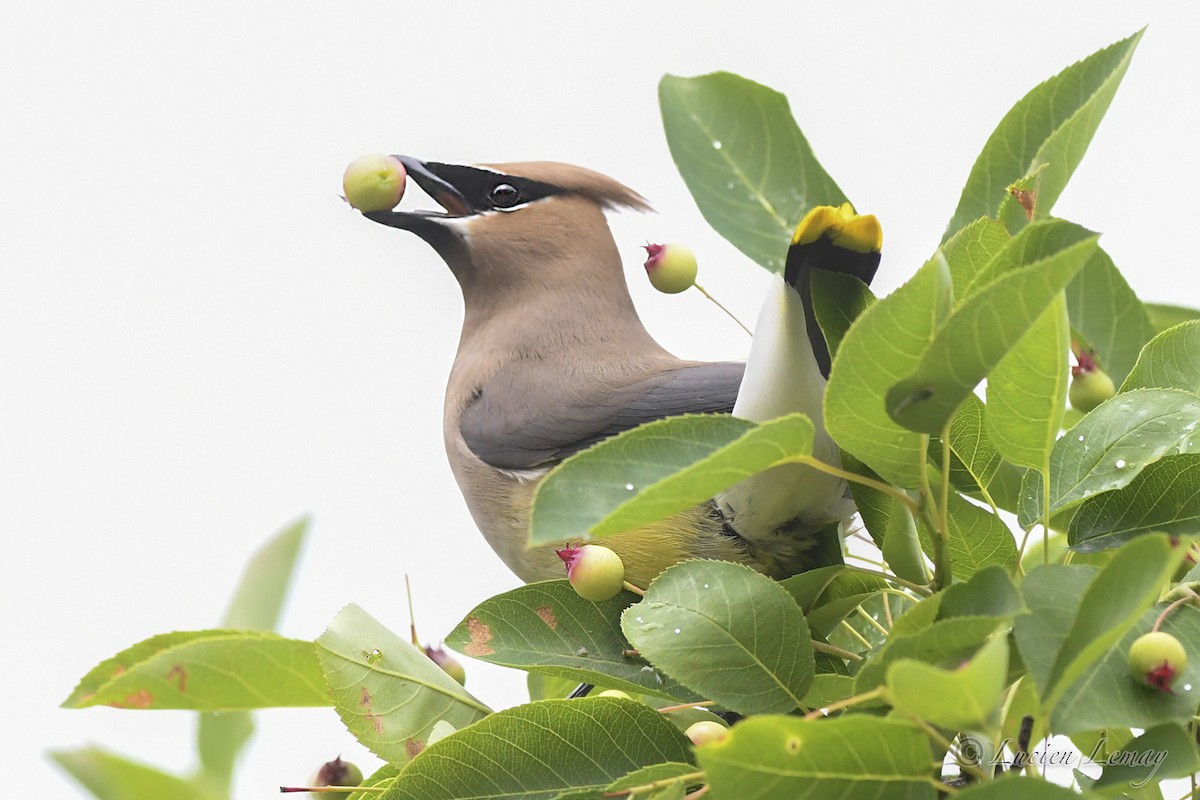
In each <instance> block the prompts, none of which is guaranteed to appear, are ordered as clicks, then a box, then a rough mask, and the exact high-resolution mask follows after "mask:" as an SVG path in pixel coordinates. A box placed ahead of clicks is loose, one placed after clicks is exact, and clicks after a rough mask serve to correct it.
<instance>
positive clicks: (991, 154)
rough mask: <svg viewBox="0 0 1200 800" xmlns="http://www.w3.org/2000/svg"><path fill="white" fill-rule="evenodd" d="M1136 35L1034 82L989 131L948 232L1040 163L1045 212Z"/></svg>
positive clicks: (1041, 212) (987, 208)
mask: <svg viewBox="0 0 1200 800" xmlns="http://www.w3.org/2000/svg"><path fill="white" fill-rule="evenodd" d="M1141 38H1142V34H1141V32H1138V33H1136V34H1134V35H1133V36H1131V37H1129V38H1128V39H1123V40H1122V41H1120V42H1117V43H1116V44H1114V45H1112V46H1110V47H1107V48H1105V49H1104V50H1101V51H1099V52H1097V53H1095V54H1094V55H1092V56H1090V57H1088V58H1086V59H1084V60H1083V61H1080V62H1078V63H1076V64H1074V65H1072V66H1070V67H1067V68H1066V69H1065V70H1063V71H1062V72H1060V73H1059V74H1058V75H1056V76H1055V77H1053V78H1051V79H1050V80H1048V81H1045V82H1044V83H1042V84H1040V85H1038V86H1037V87H1035V88H1034V89H1033V90H1032V91H1031V92H1029V94H1027V95H1025V97H1023V98H1022V99H1021V100H1020V101H1019V102H1018V103H1017V104H1016V105H1015V106H1013V108H1012V110H1011V111H1009V112H1008V113H1007V114H1006V115H1005V116H1004V119H1002V120H1001V121H1000V124H999V125H998V126H997V127H996V130H995V131H993V132H992V135H991V137H990V138H989V139H988V141H987V144H985V145H984V147H983V152H981V153H980V154H979V158H978V159H977V160H976V161H975V166H974V167H972V168H971V174H970V176H969V177H968V178H967V183H966V185H965V187H964V188H963V193H962V197H961V198H960V199H959V201H958V208H957V209H955V211H954V215H953V216H952V217H951V219H950V224H949V225H948V226H947V227H946V235H945V237H943V238H949V237H950V236H951V235H952V234H954V233H955V232H956V231H958V230H959V229H960V228H962V227H963V226H964V225H966V224H968V223H969V222H971V221H972V220H974V219H976V218H978V217H983V216H990V215H991V213H992V211H993V210H994V209H995V208H996V205H997V203H999V202H1000V201H1001V199H1002V198H1003V196H1004V192H1005V189H1006V188H1007V187H1008V186H1009V185H1010V184H1012V183H1014V182H1015V181H1017V180H1019V179H1020V178H1022V177H1024V176H1026V175H1028V174H1030V173H1031V172H1033V170H1035V169H1036V168H1038V167H1039V166H1040V165H1042V164H1047V165H1049V166H1048V167H1047V168H1046V170H1045V171H1044V172H1043V173H1042V177H1041V183H1040V185H1039V187H1038V201H1037V216H1038V217H1039V218H1042V217H1045V216H1047V215H1048V214H1049V213H1050V210H1051V209H1052V208H1053V207H1054V203H1055V201H1056V200H1057V199H1058V197H1059V195H1060V194H1062V191H1063V189H1064V188H1065V187H1066V185H1067V181H1068V180H1069V179H1070V177H1071V174H1072V173H1073V172H1074V171H1075V167H1077V166H1078V165H1079V162H1080V160H1082V158H1083V154H1084V152H1086V150H1087V146H1088V144H1090V143H1091V140H1092V135H1093V134H1094V133H1095V132H1096V128H1097V127H1098V126H1099V125H1100V120H1101V119H1103V117H1104V112H1105V111H1107V110H1108V105H1109V103H1110V102H1112V98H1113V95H1114V94H1115V93H1116V91H1117V86H1119V85H1120V83H1121V78H1122V77H1124V75H1125V70H1126V69H1127V68H1128V67H1129V61H1130V59H1131V58H1132V57H1133V51H1134V48H1136V47H1137V44H1138V41H1139V40H1140V39H1141Z"/></svg>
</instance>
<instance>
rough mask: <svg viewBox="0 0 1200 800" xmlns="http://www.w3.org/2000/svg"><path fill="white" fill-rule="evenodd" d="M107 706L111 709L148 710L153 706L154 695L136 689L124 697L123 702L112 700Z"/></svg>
mask: <svg viewBox="0 0 1200 800" xmlns="http://www.w3.org/2000/svg"><path fill="white" fill-rule="evenodd" d="M109 705H110V706H112V707H113V708H150V706H152V705H154V695H152V694H150V692H148V691H147V690H145V689H138V690H137V691H136V692H130V693H129V694H127V695H125V698H124V699H123V700H113V701H112V702H111V703H109Z"/></svg>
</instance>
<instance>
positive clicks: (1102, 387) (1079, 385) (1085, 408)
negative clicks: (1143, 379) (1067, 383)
mask: <svg viewBox="0 0 1200 800" xmlns="http://www.w3.org/2000/svg"><path fill="white" fill-rule="evenodd" d="M1075 358H1076V359H1077V360H1078V362H1079V363H1078V364H1077V365H1075V366H1073V367H1071V388H1070V390H1069V391H1068V392H1067V397H1068V398H1069V399H1070V400H1071V407H1072V408H1074V409H1075V410H1077V411H1082V412H1084V413H1085V414H1086V413H1087V412H1089V411H1091V410H1092V409H1093V408H1095V407H1096V406H1098V405H1100V404H1101V403H1103V402H1104V401H1105V400H1108V399H1109V398H1111V397H1112V396H1113V395H1115V394H1116V393H1117V387H1116V386H1114V385H1113V380H1112V378H1110V377H1108V373H1106V372H1105V371H1104V370H1102V369H1100V365H1099V364H1097V363H1096V360H1095V359H1094V358H1093V357H1092V354H1091V353H1089V352H1087V351H1085V350H1081V351H1079V353H1078V354H1076V356H1075Z"/></svg>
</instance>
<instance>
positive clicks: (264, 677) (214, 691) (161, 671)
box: [62, 630, 330, 711]
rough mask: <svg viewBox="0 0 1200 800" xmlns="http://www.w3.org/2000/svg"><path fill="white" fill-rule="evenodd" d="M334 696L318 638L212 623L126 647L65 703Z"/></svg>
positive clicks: (139, 704)
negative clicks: (201, 628)
mask: <svg viewBox="0 0 1200 800" xmlns="http://www.w3.org/2000/svg"><path fill="white" fill-rule="evenodd" d="M329 702H330V701H329V694H328V693H327V692H326V691H325V681H324V680H323V679H322V677H321V668H320V666H319V665H318V664H317V659H316V654H315V653H314V652H313V645H312V642H302V641H298V640H296V639H285V638H283V637H282V636H276V635H274V634H271V633H261V632H257V631H227V630H211V631H188V632H178V633H166V634H162V635H159V636H154V637H151V638H149V639H146V640H145V641H143V642H139V643H138V644H135V645H134V646H133V647H130V648H129V649H127V650H123V651H122V652H120V653H118V654H117V655H115V656H113V657H112V658H110V659H108V660H106V661H104V662H102V663H100V664H99V665H98V666H96V667H95V668H94V669H93V670H92V671H91V672H89V673H88V674H87V675H85V676H84V678H83V679H82V680H81V681H80V682H79V685H78V686H77V687H75V691H73V692H72V693H71V696H70V697H68V698H67V699H66V700H65V701H63V704H62V705H63V708H87V707H89V706H105V705H107V706H113V707H115V708H155V709H162V708H180V709H191V710H193V711H244V710H248V709H254V708H278V707H285V706H327V705H329Z"/></svg>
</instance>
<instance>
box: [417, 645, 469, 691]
mask: <svg viewBox="0 0 1200 800" xmlns="http://www.w3.org/2000/svg"><path fill="white" fill-rule="evenodd" d="M425 655H427V656H429V660H430V661H432V662H433V663H435V664H437V665H438V666H439V667H441V668H442V672H445V673H446V674H447V675H449V676H450V677H451V678H454V680H456V681H458V684H459V686H466V685H467V671H466V670H465V669H463V665H462V664H461V663H460V662H459V660H458V659H457V658H455V657H454V656H452V655H450V654H449V653H447V652H446V651H445V650H444V649H442V648H441V647H429V646H428V645H426V647H425Z"/></svg>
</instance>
